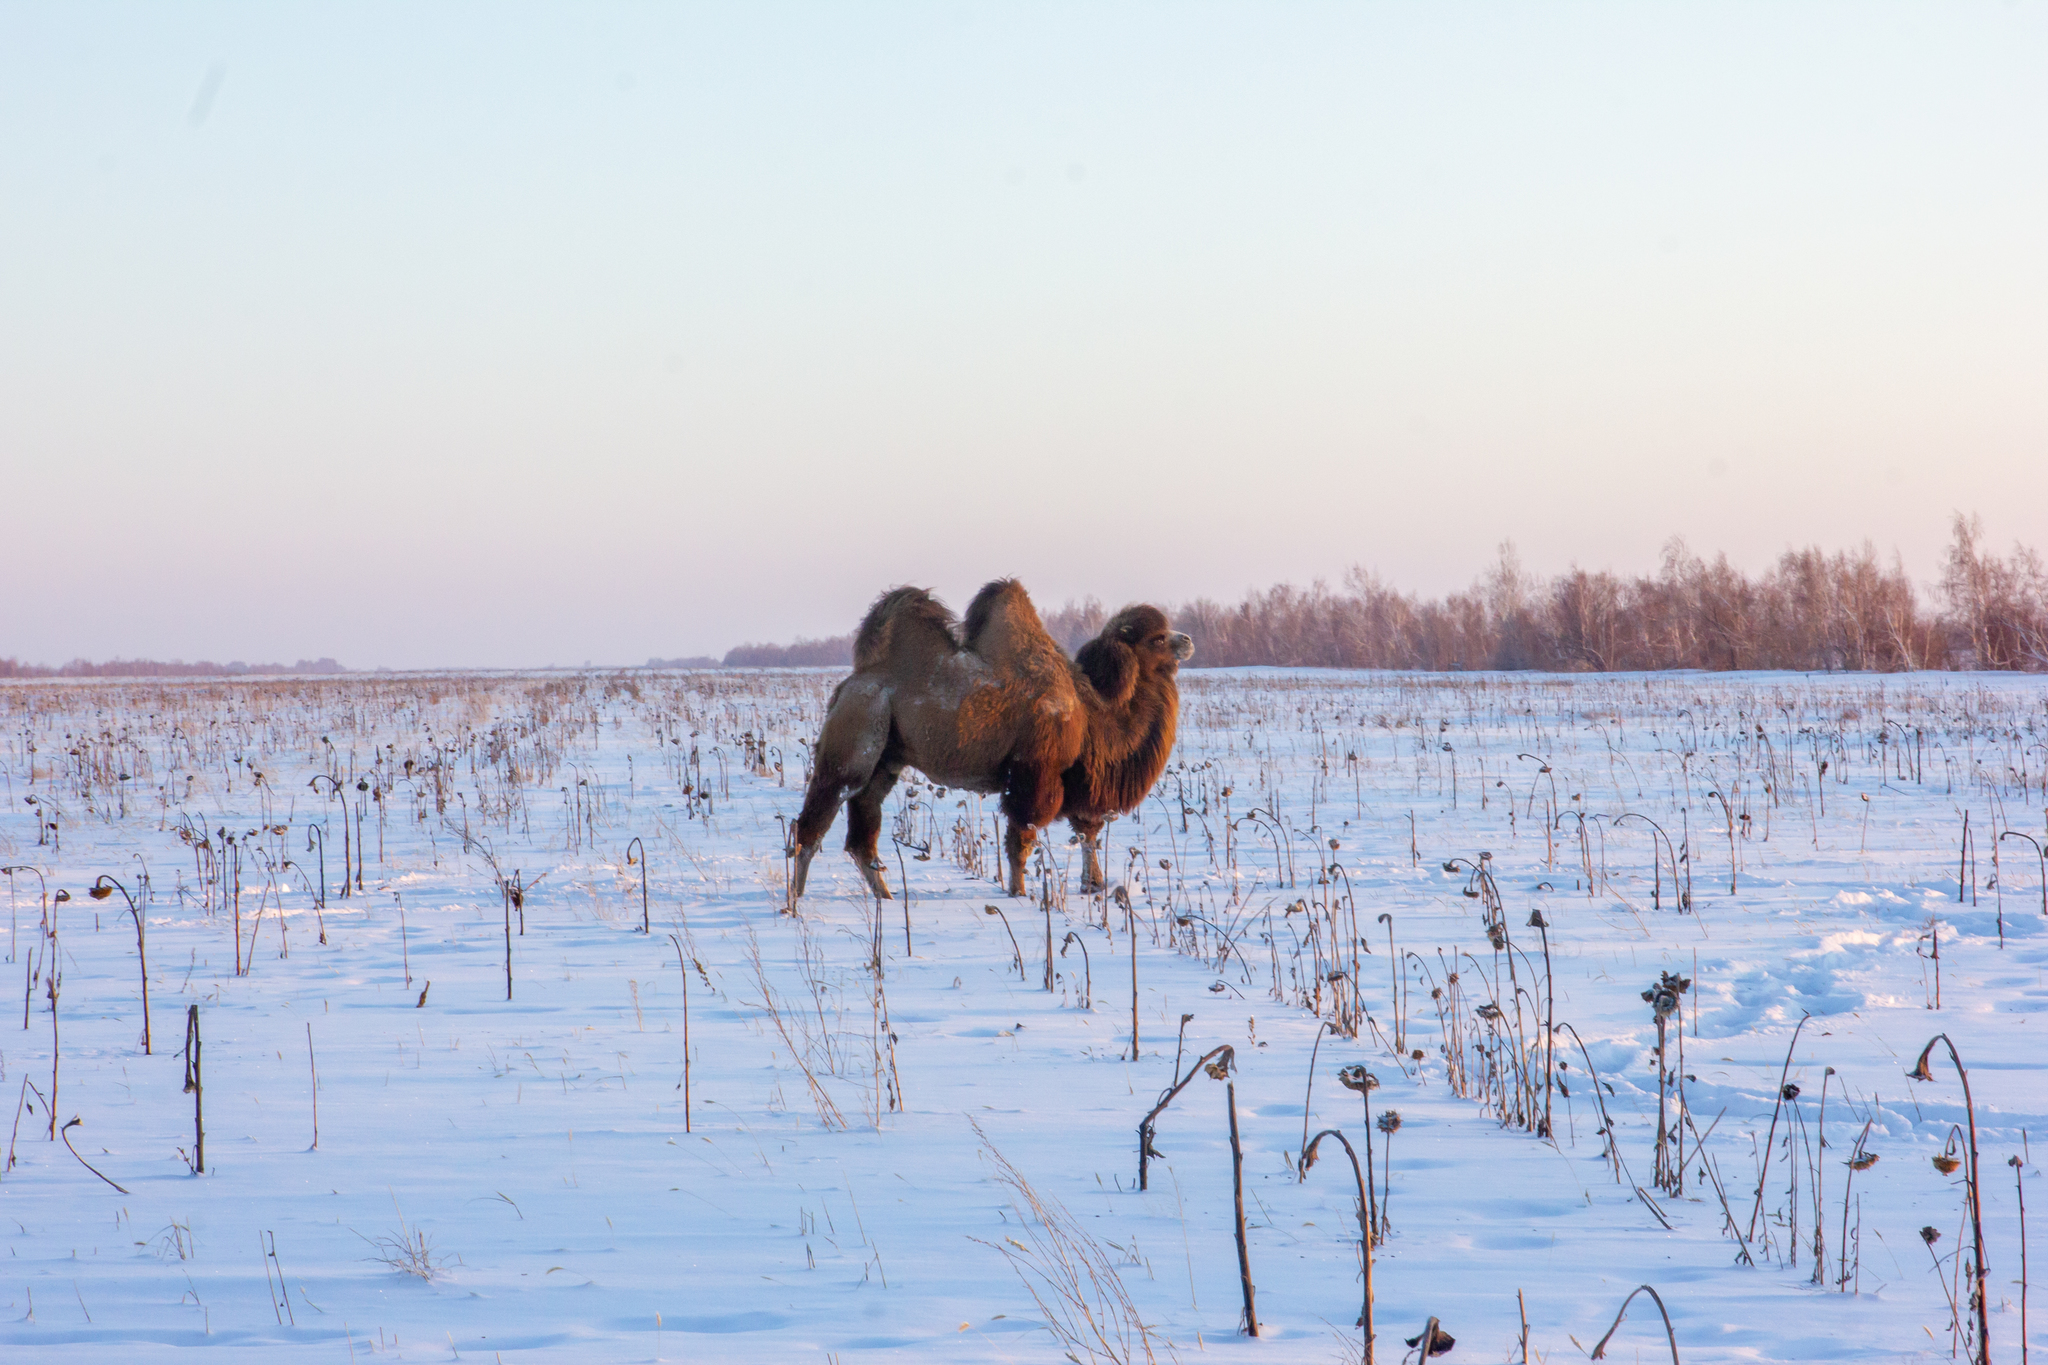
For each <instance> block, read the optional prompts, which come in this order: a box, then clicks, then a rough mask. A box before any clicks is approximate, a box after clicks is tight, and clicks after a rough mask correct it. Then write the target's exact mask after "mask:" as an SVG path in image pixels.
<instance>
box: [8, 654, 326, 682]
mask: <svg viewBox="0 0 2048 1365" xmlns="http://www.w3.org/2000/svg"><path fill="white" fill-rule="evenodd" d="M348 671H349V670H348V669H346V668H343V667H342V666H341V665H340V664H338V663H336V662H335V661H334V660H332V659H301V660H299V661H298V662H297V663H295V664H245V663H243V662H242V661H241V660H239V659H237V660H235V661H234V662H233V663H225V664H217V663H211V662H208V661H206V660H201V661H200V662H198V663H190V664H188V663H186V662H185V661H184V660H183V659H172V660H169V661H168V662H166V661H165V660H162V659H109V660H108V661H107V662H105V663H103V664H96V663H93V662H92V661H91V660H89V659H73V660H72V661H71V662H70V663H68V664H59V665H58V666H56V667H55V668H51V667H49V666H48V665H45V664H25V663H23V662H22V661H21V660H19V659H11V658H10V659H0V678H232V677H239V676H241V675H243V674H245V673H260V674H271V673H316V674H317V673H346V672H348Z"/></svg>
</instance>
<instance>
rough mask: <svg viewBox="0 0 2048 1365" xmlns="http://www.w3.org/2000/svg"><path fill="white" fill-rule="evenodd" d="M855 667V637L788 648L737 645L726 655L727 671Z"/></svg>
mask: <svg viewBox="0 0 2048 1365" xmlns="http://www.w3.org/2000/svg"><path fill="white" fill-rule="evenodd" d="M852 666H853V637H852V636H851V635H834V636H830V637H828V638H827V639H823V640H798V641H796V642H795V643H794V644H787V645H737V646H735V647H733V648H732V649H728V650H727V651H726V652H725V659H724V660H723V662H722V663H721V664H720V667H723V668H817V667H837V668H851V667H852Z"/></svg>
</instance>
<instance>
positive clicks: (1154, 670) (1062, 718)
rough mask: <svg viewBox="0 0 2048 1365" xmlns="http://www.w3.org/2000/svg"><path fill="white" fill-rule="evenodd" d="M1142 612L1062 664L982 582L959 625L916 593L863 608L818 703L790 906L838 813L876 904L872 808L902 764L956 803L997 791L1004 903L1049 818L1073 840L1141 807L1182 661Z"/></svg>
mask: <svg viewBox="0 0 2048 1365" xmlns="http://www.w3.org/2000/svg"><path fill="white" fill-rule="evenodd" d="M1193 648H1194V647H1193V644H1192V643H1191V642H1190V641H1189V640H1188V637H1187V636H1185V635H1179V634H1175V633H1174V632H1172V631H1170V630H1169V629H1167V624H1166V617H1165V616H1164V615H1163V614H1162V613H1160V612H1159V611H1158V610H1157V609H1155V608H1152V607H1130V608H1126V609H1125V610H1124V611H1122V612H1120V613H1118V614H1117V616H1116V617H1115V618H1114V619H1113V620H1112V621H1111V622H1110V623H1109V625H1108V626H1107V627H1105V628H1104V631H1103V634H1102V635H1101V636H1100V637H1098V638H1097V639H1095V640H1091V641H1089V642H1088V644H1086V645H1084V646H1083V647H1082V649H1081V655H1080V659H1079V660H1078V661H1071V662H1070V661H1069V660H1068V659H1067V657H1066V655H1065V653H1064V652H1063V651H1062V650H1061V649H1060V647H1059V645H1058V644H1056V643H1055V642H1054V641H1053V639H1052V637H1051V636H1050V635H1049V634H1047V633H1046V630H1045V626H1044V624H1043V623H1042V622H1040V620H1039V619H1038V612H1037V610H1036V609H1035V608H1034V607H1033V606H1032V605H1031V599H1030V597H1029V596H1027V595H1026V594H1025V592H1024V588H1023V586H1022V585H1021V584H1019V583H1017V582H1016V581H1015V580H1014V579H997V580H996V581H995V582H993V583H990V584H988V585H987V586H986V587H984V588H983V589H982V590H981V591H980V592H979V593H977V594H976V595H975V598H974V601H973V603H972V604H970V605H969V607H968V608H967V618H966V621H965V622H964V623H961V624H958V625H956V624H955V622H954V620H953V616H952V613H950V612H948V611H947V610H946V609H945V607H943V606H941V605H940V604H939V602H938V601H937V600H936V599H934V598H933V597H932V595H931V594H930V593H929V592H926V591H925V590H924V589H922V588H894V589H891V590H890V591H888V592H886V593H883V594H882V595H881V597H879V598H877V599H876V601H875V605H874V606H873V607H871V608H869V610H868V614H867V617H866V619H865V620H863V621H862V622H861V627H860V633H859V635H858V636H857V637H856V638H855V641H854V672H853V676H852V677H849V678H848V679H847V680H846V681H845V682H843V683H841V684H840V685H839V687H838V689H837V690H836V691H835V692H834V693H833V694H832V704H831V707H830V709H829V710H828V712H827V713H826V716H825V725H824V729H823V730H822V732H821V733H820V734H819V736H818V744H817V747H816V749H815V750H814V751H813V755H814V765H813V768H812V771H811V783H810V788H809V790H808V791H806V792H805V794H804V805H803V810H802V812H801V813H800V814H799V815H798V816H797V822H796V830H795V838H794V841H793V842H794V845H795V847H794V850H793V852H794V854H795V857H796V875H795V878H794V880H793V882H792V884H791V888H790V897H791V900H792V902H794V900H795V899H796V898H797V897H800V896H801V895H803V892H804V886H805V883H806V881H807V880H808V878H809V873H810V866H811V859H812V857H814V856H815V855H816V853H817V851H818V845H819V844H820V843H822V842H823V841H824V838H825V832H826V830H828V829H830V828H831V825H832V821H833V819H834V817H835V816H837V814H838V812H839V806H840V804H841V803H842V802H847V801H848V799H849V797H850V798H851V800H850V803H849V804H848V805H847V815H846V851H847V852H848V853H849V854H851V855H852V856H853V859H854V861H855V863H856V864H857V865H858V866H859V867H860V869H861V875H862V876H863V877H864V878H865V879H866V880H867V883H868V887H869V889H870V890H871V891H873V892H874V894H875V895H876V896H878V897H884V898H886V897H887V896H888V895H889V884H888V882H887V881H886V880H885V879H884V877H883V875H882V873H883V864H882V861H881V858H880V855H879V850H878V847H877V845H878V843H879V840H880V836H881V828H882V802H883V800H884V799H885V798H886V797H887V796H888V794H889V790H890V788H892V787H893V786H895V784H896V779H897V777H898V776H899V775H900V774H901V773H902V771H903V769H904V768H906V767H914V768H916V769H917V770H918V771H920V772H922V773H924V774H925V775H926V776H927V777H929V778H931V779H932V781H934V782H937V783H940V784H942V785H945V786H949V787H963V788H966V789H967V790H969V791H979V792H1000V793H1001V794H1002V802H1001V805H1002V811H1003V814H1004V815H1005V816H1006V817H1007V819H1008V822H1009V828H1008V830H1007V832H1006V834H1005V838H1004V841H1003V842H1004V852H1005V853H1006V854H1007V855H1008V859H1009V891H1010V894H1011V895H1015V896H1021V895H1023V894H1024V864H1025V862H1026V860H1027V859H1028V858H1029V857H1030V854H1031V849H1032V846H1033V845H1034V844H1035V843H1036V842H1037V838H1038V831H1039V830H1040V829H1041V828H1043V827H1044V826H1045V825H1047V824H1050V823H1051V822H1052V821H1053V820H1055V819H1057V818H1058V817H1059V816H1060V814H1061V813H1062V811H1063V810H1067V811H1068V812H1069V813H1070V814H1075V813H1078V815H1077V818H1074V819H1073V824H1074V828H1075V830H1076V831H1077V832H1078V833H1081V834H1082V836H1083V838H1084V839H1086V840H1089V841H1090V842H1089V847H1088V863H1089V866H1090V868H1091V870H1092V872H1093V874H1094V875H1095V877H1096V880H1097V881H1098V882H1099V880H1100V869H1099V868H1097V867H1095V854H1094V848H1093V843H1092V839H1093V831H1095V830H1099V829H1100V828H1101V827H1102V823H1103V821H1104V820H1105V819H1107V818H1109V817H1112V816H1114V815H1116V814H1119V813H1121V812H1123V811H1126V810H1130V809H1132V808H1133V807H1135V806H1136V804H1137V803H1138V802H1139V801H1141V800H1143V799H1144V796H1145V793H1146V792H1147V791H1149V790H1150V789H1151V786H1152V783H1153V781H1154V780H1156V779H1157V778H1158V776H1159V772H1160V770H1161V769H1162V768H1163V767H1164V766H1165V762H1166V754H1167V751H1168V750H1170V749H1171V748H1172V746H1173V730H1174V719H1175V716H1176V714H1177V711H1178V707H1179V693H1178V692H1177V691H1176V689H1175V688H1174V685H1173V675H1174V672H1175V670H1177V669H1178V667H1179V665H1180V661H1181V660H1182V659H1185V658H1186V657H1187V656H1188V655H1189V654H1190V653H1192V652H1193Z"/></svg>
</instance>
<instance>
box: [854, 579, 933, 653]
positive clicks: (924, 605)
mask: <svg viewBox="0 0 2048 1365" xmlns="http://www.w3.org/2000/svg"><path fill="white" fill-rule="evenodd" d="M913 642H915V643H918V644H922V645H923V646H924V647H925V648H926V649H928V650H937V651H942V652H944V653H951V652H952V651H953V650H956V649H958V648H959V647H960V639H959V636H958V635H956V634H955V633H954V623H953V613H952V612H950V611H947V610H946V608H945V606H944V605H943V604H941V603H940V602H939V600H938V599H937V598H935V597H933V596H932V595H931V592H930V591H929V590H928V589H925V588H891V589H889V591H887V592H885V593H883V594H882V595H881V596H880V597H877V598H876V599H875V604H874V605H873V606H872V607H869V608H868V614H867V615H866V616H865V617H863V618H862V620H861V623H860V632H859V633H858V634H857V635H855V636H854V637H853V667H854V670H855V671H856V672H859V671H860V670H862V669H867V668H879V667H880V666H881V665H882V664H883V663H884V662H885V661H886V660H887V659H888V657H889V655H890V654H891V653H892V652H893V651H894V650H895V649H897V648H900V647H902V646H904V645H906V644H911V643H913Z"/></svg>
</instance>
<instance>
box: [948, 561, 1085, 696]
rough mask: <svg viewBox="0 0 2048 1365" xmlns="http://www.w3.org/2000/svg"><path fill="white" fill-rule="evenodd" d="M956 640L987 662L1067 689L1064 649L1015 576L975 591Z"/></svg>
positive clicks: (1059, 689) (1057, 690)
mask: <svg viewBox="0 0 2048 1365" xmlns="http://www.w3.org/2000/svg"><path fill="white" fill-rule="evenodd" d="M961 641H962V643H963V644H965V645H966V646H967V648H968V649H970V650H972V651H974V652H975V653H976V654H978V655H980V656H981V657H982V658H984V659H987V660H988V661H989V662H990V663H992V664H996V665H997V666H999V667H1003V668H1007V669H1012V670H1016V671H1017V672H1019V673H1021V674H1022V675H1024V676H1027V677H1030V678H1032V679H1034V680H1035V681H1036V682H1037V683H1038V684H1039V685H1040V686H1041V687H1050V688H1052V689H1053V690H1054V692H1055V694H1057V695H1061V696H1064V695H1065V694H1066V693H1067V692H1069V691H1070V689H1071V683H1070V682H1069V680H1068V668H1067V655H1066V651H1065V650H1063V649H1061V648H1060V647H1059V642H1058V641H1056V640H1054V639H1053V638H1052V634H1051V632H1049V631H1048V630H1046V628H1045V623H1044V622H1043V621H1041V620H1039V619H1038V608H1036V607H1034V606H1032V605H1031V594H1029V593H1027V592H1025V591H1024V585H1023V584H1022V583H1019V582H1018V581H1017V580H1016V579H1014V578H998V579H996V580H995V581H994V582H992V583H989V584H987V585H986V586H985V587H983V588H982V590H981V591H980V592H978V593H976V594H975V595H974V601H973V602H971V603H969V604H968V607H967V618H966V621H965V625H964V629H963V630H962V632H961Z"/></svg>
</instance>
